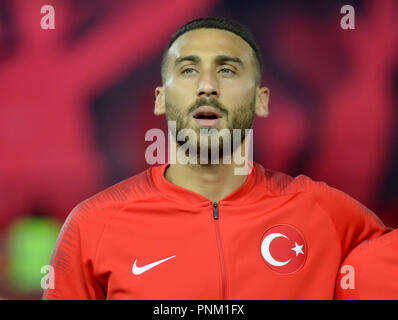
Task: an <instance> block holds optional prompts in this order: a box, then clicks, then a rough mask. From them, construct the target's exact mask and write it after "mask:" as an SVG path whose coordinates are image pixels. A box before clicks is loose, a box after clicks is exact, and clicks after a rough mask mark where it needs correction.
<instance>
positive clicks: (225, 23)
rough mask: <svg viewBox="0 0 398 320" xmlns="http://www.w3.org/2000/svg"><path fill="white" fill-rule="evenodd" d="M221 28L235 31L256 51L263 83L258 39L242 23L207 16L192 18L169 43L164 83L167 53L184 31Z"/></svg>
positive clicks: (258, 72)
mask: <svg viewBox="0 0 398 320" xmlns="http://www.w3.org/2000/svg"><path fill="white" fill-rule="evenodd" d="M201 28H207V29H220V30H226V31H230V32H233V33H234V34H236V35H237V36H239V37H241V38H242V39H243V40H244V41H246V42H247V43H248V44H249V45H250V47H251V48H252V49H253V51H254V56H255V61H256V64H257V72H256V83H257V84H258V85H261V79H262V69H263V62H262V59H261V54H260V50H259V48H258V45H257V43H256V40H255V38H254V36H253V34H252V33H251V32H250V31H249V30H248V29H247V28H246V27H245V26H244V25H242V24H241V23H239V22H237V21H235V20H231V19H227V18H219V17H206V18H199V19H195V20H192V21H190V22H188V23H186V24H184V25H183V26H182V27H180V28H179V29H178V30H177V31H176V32H175V33H174V34H173V35H172V37H171V39H170V42H169V44H168V45H167V48H166V50H165V51H164V53H163V56H162V64H161V75H162V82H163V83H164V82H165V80H166V61H167V55H168V52H169V49H170V47H171V46H172V44H173V43H174V41H176V40H177V39H178V38H179V37H180V36H181V35H183V34H184V33H186V32H188V31H191V30H195V29H201Z"/></svg>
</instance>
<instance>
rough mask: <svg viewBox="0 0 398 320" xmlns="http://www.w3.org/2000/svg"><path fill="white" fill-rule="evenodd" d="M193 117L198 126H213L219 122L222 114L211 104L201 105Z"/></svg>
mask: <svg viewBox="0 0 398 320" xmlns="http://www.w3.org/2000/svg"><path fill="white" fill-rule="evenodd" d="M193 118H194V120H195V122H196V123H197V124H199V125H200V126H205V127H215V126H217V125H219V124H220V122H221V119H222V114H221V113H220V112H219V111H218V110H217V109H215V108H213V107H211V106H201V107H199V108H198V109H196V111H195V113H194V115H193Z"/></svg>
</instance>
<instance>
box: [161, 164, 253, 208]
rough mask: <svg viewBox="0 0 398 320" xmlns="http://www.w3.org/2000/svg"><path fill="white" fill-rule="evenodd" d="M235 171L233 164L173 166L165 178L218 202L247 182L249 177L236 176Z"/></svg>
mask: <svg viewBox="0 0 398 320" xmlns="http://www.w3.org/2000/svg"><path fill="white" fill-rule="evenodd" d="M234 170H235V166H233V165H232V164H209V165H200V164H198V165H181V164H171V165H170V166H169V167H168V169H167V170H166V173H165V176H166V179H167V180H169V181H170V182H171V183H174V184H176V185H178V186H180V187H182V188H185V189H188V190H191V191H193V192H196V193H199V194H200V195H202V196H204V197H205V198H207V199H209V200H210V201H212V202H217V201H219V200H221V199H222V198H225V197H226V196H227V195H229V194H231V193H232V192H234V191H235V190H237V189H239V187H240V186H242V185H243V183H244V182H245V181H246V178H247V175H236V174H235V172H234Z"/></svg>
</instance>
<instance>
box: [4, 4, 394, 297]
mask: <svg viewBox="0 0 398 320" xmlns="http://www.w3.org/2000/svg"><path fill="white" fill-rule="evenodd" d="M46 4H50V5H52V6H53V7H54V9H55V29H54V30H43V29H41V27H40V21H41V18H42V17H43V14H42V13H40V9H41V7H42V6H43V5H46ZM345 4H347V3H345V2H343V1H339V0H329V1H315V0H311V1H310V0H300V1H292V0H291V1H288V0H285V1H277V2H276V1H271V0H268V1H264V0H263V1H253V0H249V1H245V2H244V3H243V2H242V1H231V0H229V1H226V0H224V1H223V0H200V1H185V0H168V1H161V0H147V1H131V0H119V1H110V0H86V1H78V0H68V1H67V0H63V1H54V0H30V1H26V0H9V1H6V0H1V1H0V163H1V165H0V203H1V205H0V297H2V298H9V299H13V298H21V299H22V298H30V299H34V298H40V284H39V283H38V288H37V289H34V290H33V289H29V290H22V289H16V287H15V286H13V285H12V280H10V278H9V277H8V274H9V273H8V271H7V270H8V269H9V264H10V259H11V258H10V256H13V255H12V253H10V250H11V249H9V247H10V246H9V243H10V241H11V240H10V239H9V234H10V232H9V231H10V229H11V228H12V226H13V225H14V224H15V222H16V221H19V220H20V219H21V218H23V217H41V218H42V219H47V218H48V219H52V220H53V221H58V222H59V225H61V224H62V223H63V221H64V220H65V218H66V217H67V215H68V213H69V212H70V211H71V210H72V208H73V207H74V206H75V205H76V204H78V203H79V202H81V201H83V200H84V199H86V198H88V197H90V196H92V195H93V194H95V193H97V192H99V191H101V190H103V189H105V188H106V187H108V186H110V185H113V184H115V183H117V182H119V181H121V180H123V179H126V178H128V177H130V176H132V175H135V174H137V173H139V172H141V171H143V170H145V169H146V168H147V167H148V166H149V165H148V164H147V163H146V161H145V157H144V154H145V149H146V147H147V146H149V145H150V142H146V141H145V133H146V131H148V130H149V129H151V128H161V129H162V130H164V132H167V127H166V121H165V118H164V117H156V116H155V115H154V114H153V107H154V97H155V96H154V90H155V87H156V86H159V85H161V78H160V59H161V54H162V52H163V50H164V48H165V46H166V45H167V43H168V41H169V39H170V37H171V35H172V33H174V31H176V30H177V29H178V28H179V27H180V26H181V25H183V24H184V23H186V22H188V21H190V20H192V19H194V18H198V17H202V16H223V17H229V18H233V19H236V20H238V21H240V22H241V23H243V24H245V25H246V26H247V27H248V28H249V29H250V30H251V31H252V32H253V34H254V35H255V37H256V38H257V39H258V42H259V45H260V49H261V52H262V55H263V59H264V70H263V72H264V77H263V85H265V86H267V87H269V88H270V91H271V99H270V115H269V117H268V118H266V119H258V120H256V121H255V125H254V160H255V161H257V162H259V163H261V164H262V165H263V166H264V167H266V168H270V169H273V170H278V171H282V172H284V173H287V174H290V175H292V176H296V175H299V174H305V175H308V176H309V177H311V178H312V179H314V180H321V181H325V182H327V183H328V184H329V185H331V186H333V187H336V188H338V189H340V190H342V191H344V192H346V193H348V194H349V195H350V196H352V197H354V198H355V199H357V200H359V201H360V202H361V203H363V204H364V205H366V206H367V207H368V208H370V209H371V210H372V211H373V212H375V213H376V214H377V215H378V216H379V217H380V218H381V219H382V221H383V222H384V223H385V224H386V225H388V226H391V227H395V228H396V227H398V197H397V194H398V192H397V191H398V123H397V118H398V117H397V110H398V108H397V107H398V32H397V30H398V2H397V1H394V0H383V1H376V0H367V1H366V0H353V1H350V5H352V6H353V7H354V9H355V14H356V15H355V26H356V29H355V30H343V29H342V28H341V27H340V20H341V18H342V16H343V15H342V14H341V13H340V8H341V7H342V6H343V5H345ZM21 232H22V231H21ZM27 241H28V240H27ZM54 244H55V243H54ZM21 259H23V257H22V258H21ZM21 263H27V264H29V261H28V260H27V261H22V260H21ZM48 263H49V262H46V261H44V262H43V265H44V264H48ZM37 273H40V270H37ZM41 276H43V275H41Z"/></svg>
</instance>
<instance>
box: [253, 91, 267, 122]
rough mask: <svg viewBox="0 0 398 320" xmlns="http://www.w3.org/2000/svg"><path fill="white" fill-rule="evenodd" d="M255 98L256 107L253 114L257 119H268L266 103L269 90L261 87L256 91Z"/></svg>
mask: <svg viewBox="0 0 398 320" xmlns="http://www.w3.org/2000/svg"><path fill="white" fill-rule="evenodd" d="M257 90H258V91H257V97H256V107H255V113H256V115H257V116H259V117H263V118H266V117H268V114H269V111H268V101H269V89H268V88H266V87H262V88H259V89H257Z"/></svg>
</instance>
